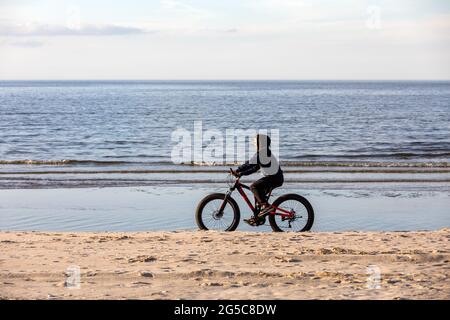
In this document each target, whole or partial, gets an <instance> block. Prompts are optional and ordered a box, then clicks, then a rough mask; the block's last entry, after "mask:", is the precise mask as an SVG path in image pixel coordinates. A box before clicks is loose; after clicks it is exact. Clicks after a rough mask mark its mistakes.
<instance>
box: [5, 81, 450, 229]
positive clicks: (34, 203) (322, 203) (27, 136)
mask: <svg viewBox="0 0 450 320" xmlns="http://www.w3.org/2000/svg"><path fill="white" fill-rule="evenodd" d="M194 121H202V122H203V128H204V129H218V130H220V131H221V132H225V130H226V129H229V128H234V129H249V128H251V129H279V130H280V158H281V160H282V166H283V169H284V171H285V173H286V174H285V181H286V183H285V185H284V186H283V187H282V188H280V189H278V190H276V194H277V195H280V194H282V193H286V192H298V193H300V194H302V195H304V196H306V197H307V198H308V199H309V200H310V201H311V202H312V203H313V205H314V207H315V209H316V215H317V217H316V219H317V220H316V223H315V226H314V228H313V230H318V231H323V230H326V231H333V230H355V229H356V230H415V229H437V228H441V227H448V226H449V225H450V215H449V214H448V212H450V211H449V208H450V82H419V81H410V82H397V81H389V82H356V81H351V82H347V81H107V82H105V81H55V82H48V81H38V82H33V81H0V189H3V190H0V230H160V229H168V230H173V229H180V228H181V229H194V228H196V226H195V222H194V211H195V206H196V205H197V203H198V201H199V200H200V199H201V198H202V197H203V196H205V195H206V194H208V193H210V192H213V191H217V192H224V191H226V190H227V185H226V183H225V182H226V174H225V171H226V169H227V166H225V165H223V166H198V165H191V164H188V165H175V164H173V163H172V162H171V159H170V154H171V150H172V147H173V146H174V143H173V142H172V141H171V134H172V132H173V130H175V129H177V128H180V127H183V128H185V129H187V130H189V131H193V124H194ZM256 178H258V177H253V176H252V177H249V178H248V179H247V180H245V181H247V182H250V181H252V180H254V179H256ZM108 187H123V188H108ZM74 188H75V189H74ZM86 188H88V189H86ZM6 189H15V190H6ZM25 189H26V190H25ZM28 189H37V190H28ZM55 189H58V190H55ZM240 204H241V205H242V210H243V213H244V212H245V214H244V215H243V217H245V216H248V210H245V209H244V206H245V204H244V203H240ZM242 228H244V229H245V228H247V229H249V228H250V227H245V226H242ZM266 230H269V228H266Z"/></svg>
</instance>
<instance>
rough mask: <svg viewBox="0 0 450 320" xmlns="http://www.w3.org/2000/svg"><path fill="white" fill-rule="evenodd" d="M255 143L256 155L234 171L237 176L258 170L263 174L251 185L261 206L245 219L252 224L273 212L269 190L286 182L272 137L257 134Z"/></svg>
mask: <svg viewBox="0 0 450 320" xmlns="http://www.w3.org/2000/svg"><path fill="white" fill-rule="evenodd" d="M253 143H254V144H255V146H256V153H255V155H254V156H253V157H252V158H251V159H250V160H249V161H246V162H245V163H244V164H242V165H241V166H239V167H238V168H237V169H236V170H233V171H232V173H233V175H234V176H236V177H241V176H247V175H250V174H252V173H255V172H257V171H258V170H260V172H261V174H262V175H263V177H262V178H261V179H259V180H257V181H255V182H254V183H252V184H251V186H250V190H251V191H252V192H253V194H254V195H255V199H256V202H257V204H258V205H259V207H260V210H259V213H257V214H255V216H253V217H252V218H250V219H244V221H245V222H247V223H248V224H249V225H252V226H254V225H257V224H258V222H259V221H261V219H264V217H265V216H266V215H267V214H269V213H270V212H271V209H272V206H271V205H269V203H268V202H267V200H268V199H267V197H266V195H267V193H268V191H269V190H270V189H275V188H277V187H280V186H281V185H283V182H284V177H283V171H282V170H281V167H280V164H279V162H278V160H277V158H276V157H275V156H274V155H273V154H272V152H271V150H270V137H269V136H267V135H264V134H257V135H256V137H255V138H254V140H253ZM256 212H258V211H256Z"/></svg>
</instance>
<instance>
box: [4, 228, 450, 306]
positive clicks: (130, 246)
mask: <svg viewBox="0 0 450 320" xmlns="http://www.w3.org/2000/svg"><path fill="white" fill-rule="evenodd" d="M449 260H450V229H448V228H446V229H441V230H438V231H417V232H333V233H314V232H309V233H255V232H232V233H218V232H210V231H208V232H198V231H197V232H192V231H177V232H127V233H104V232H103V233H92V232H90V233H89V232H85V233H54V232H52V233H49V232H5V231H4V232H1V233H0V297H1V298H2V299H450V280H449V275H450V264H449ZM74 267H75V269H76V268H79V270H80V283H79V288H77V286H74V282H71V281H72V280H70V279H73V277H72V278H70V277H69V278H68V276H69V275H70V274H71V272H72V271H71V270H74ZM378 271H379V273H378ZM68 279H69V280H68Z"/></svg>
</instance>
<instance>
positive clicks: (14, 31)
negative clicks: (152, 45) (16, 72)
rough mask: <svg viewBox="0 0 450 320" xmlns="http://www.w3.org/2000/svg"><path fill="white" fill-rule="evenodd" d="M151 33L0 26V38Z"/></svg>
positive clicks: (101, 27) (133, 29)
mask: <svg viewBox="0 0 450 320" xmlns="http://www.w3.org/2000/svg"><path fill="white" fill-rule="evenodd" d="M152 32H154V31H151V30H145V29H142V28H137V27H130V26H120V25H83V26H80V27H79V28H69V27H67V26H62V25H50V24H37V23H27V24H20V25H11V24H9V25H1V26H0V36H29V37H32V36H115V35H130V34H144V33H152Z"/></svg>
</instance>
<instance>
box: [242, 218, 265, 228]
mask: <svg viewBox="0 0 450 320" xmlns="http://www.w3.org/2000/svg"><path fill="white" fill-rule="evenodd" d="M244 221H245V222H246V223H248V224H249V225H251V226H252V227H257V226H260V225H262V224H264V223H266V217H259V216H258V217H251V218H250V219H244Z"/></svg>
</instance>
